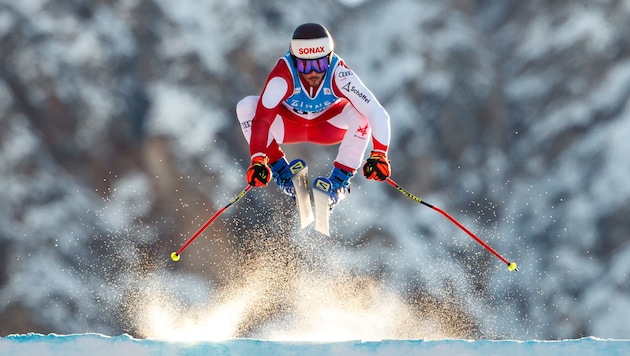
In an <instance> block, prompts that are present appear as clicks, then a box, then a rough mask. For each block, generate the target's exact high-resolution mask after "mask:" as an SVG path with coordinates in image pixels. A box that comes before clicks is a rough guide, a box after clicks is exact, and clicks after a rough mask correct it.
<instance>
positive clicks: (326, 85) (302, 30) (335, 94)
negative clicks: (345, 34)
mask: <svg viewBox="0 0 630 356" xmlns="http://www.w3.org/2000/svg"><path fill="white" fill-rule="evenodd" d="M236 113H237V116H238V119H239V121H240V124H241V129H242V130H243V134H244V135H245V138H246V140H247V141H248V142H249V148H250V154H251V164H250V166H249V168H248V169H247V174H246V180H247V182H248V183H249V184H250V185H252V186H253V187H263V186H266V185H267V184H268V183H269V181H270V180H271V178H272V177H273V179H274V180H275V182H276V184H277V185H278V186H279V187H280V189H282V190H283V191H284V192H285V193H286V194H288V195H291V196H293V197H295V188H294V183H293V182H292V180H291V177H292V173H291V171H290V169H289V163H288V161H287V159H286V157H285V154H284V152H283V151H282V149H281V148H280V146H279V145H281V144H293V143H303V142H309V143H314V144H319V145H333V144H339V150H338V153H337V156H336V158H335V160H334V163H333V167H332V170H331V172H330V174H329V175H328V177H327V178H323V177H321V178H318V179H319V180H322V181H326V182H328V183H329V184H330V189H329V190H328V191H327V192H328V194H329V207H330V209H332V208H333V207H334V206H335V204H337V203H338V202H339V201H340V200H341V199H343V198H344V196H345V195H346V193H348V192H349V189H348V188H349V185H350V179H352V177H353V176H354V175H355V174H356V171H357V169H358V168H359V167H360V166H361V163H362V162H363V157H364V155H365V151H366V149H367V146H368V144H369V141H370V137H371V141H372V145H373V150H372V151H371V154H370V156H369V158H368V159H367V160H366V162H365V164H364V165H363V174H364V175H365V177H366V178H367V179H375V180H378V181H383V180H385V179H386V178H387V177H389V176H390V164H389V160H388V158H387V151H388V147H389V141H390V135H391V134H390V118H389V114H388V113H387V111H386V110H385V109H384V108H383V106H381V104H380V103H379V102H378V100H377V99H376V98H375V97H374V95H373V94H372V92H371V91H370V90H369V89H368V88H367V87H366V86H365V85H364V84H363V83H362V82H361V80H360V79H359V77H358V76H357V75H356V74H355V73H354V71H353V70H352V69H350V68H349V67H348V66H347V65H346V64H345V63H344V61H343V59H341V58H340V57H339V56H338V55H337V54H336V53H334V42H333V39H332V37H331V35H330V33H329V32H328V30H327V29H326V28H325V27H324V26H322V25H321V24H317V23H305V24H302V25H300V26H298V27H297V28H296V29H295V31H294V32H293V36H292V38H291V41H290V45H289V50H288V51H287V52H286V53H285V54H284V56H282V57H281V58H279V59H278V61H277V62H276V64H275V66H274V67H273V69H272V70H271V72H270V74H269V76H268V78H267V81H266V83H265V85H264V88H263V90H262V93H261V95H260V96H247V97H245V98H244V99H242V100H241V101H240V102H239V103H238V104H237V106H236Z"/></svg>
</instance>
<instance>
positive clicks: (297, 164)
mask: <svg viewBox="0 0 630 356" xmlns="http://www.w3.org/2000/svg"><path fill="white" fill-rule="evenodd" d="M269 166H270V167H271V172H272V173H273V179H274V180H275V181H276V184H277V185H278V187H279V188H280V189H281V190H282V191H283V192H284V194H286V195H288V196H290V197H291V198H293V199H294V200H295V186H294V185H293V181H292V180H291V178H292V177H293V175H294V174H295V173H297V170H299V169H301V168H303V167H306V163H304V161H303V160H301V159H296V160H293V162H291V165H289V162H288V161H287V159H286V158H285V157H282V158H280V159H279V160H277V161H275V162H273V163H271V164H270V165H269Z"/></svg>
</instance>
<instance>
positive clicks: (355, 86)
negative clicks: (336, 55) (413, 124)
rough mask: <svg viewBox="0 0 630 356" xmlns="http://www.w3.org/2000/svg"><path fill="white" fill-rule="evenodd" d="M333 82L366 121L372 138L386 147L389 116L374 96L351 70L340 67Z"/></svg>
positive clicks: (387, 143)
mask: <svg viewBox="0 0 630 356" xmlns="http://www.w3.org/2000/svg"><path fill="white" fill-rule="evenodd" d="M334 81H335V85H336V86H337V88H338V89H339V91H340V92H341V94H342V95H343V96H344V97H345V98H347V99H348V101H350V103H351V104H352V106H354V107H355V108H356V109H357V111H358V112H359V113H361V115H363V116H365V118H366V119H367V120H368V122H369V123H370V127H371V128H372V137H373V138H374V139H375V140H377V141H378V142H379V143H381V144H383V145H385V146H386V147H387V146H389V141H390V137H391V131H390V123H389V121H390V118H389V114H388V113H387V111H386V110H385V108H384V107H383V106H382V105H381V103H380V102H379V101H378V99H376V97H375V96H374V94H372V92H371V91H370V90H369V89H368V88H367V87H366V86H365V85H364V84H363V82H362V81H361V79H359V77H358V76H357V75H356V74H354V72H353V71H352V70H351V69H348V68H347V67H344V66H341V65H340V66H338V67H337V68H336V69H335V76H334Z"/></svg>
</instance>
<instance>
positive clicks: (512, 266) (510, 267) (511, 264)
mask: <svg viewBox="0 0 630 356" xmlns="http://www.w3.org/2000/svg"><path fill="white" fill-rule="evenodd" d="M386 181H387V183H389V184H391V185H392V186H393V187H394V188H396V189H398V191H399V192H401V193H403V194H404V195H406V196H407V197H408V198H409V199H411V200H414V201H416V202H418V203H420V204H423V205H425V206H428V207H429V208H431V209H433V210H435V211H437V212H438V213H440V214H442V215H444V216H445V217H446V218H447V219H449V220H450V221H451V222H452V223H453V224H455V225H456V226H457V227H459V228H460V229H462V230H463V231H464V232H465V233H467V234H468V235H469V236H470V237H472V238H473V239H474V240H475V241H477V242H478V243H479V244H480V245H481V246H483V247H484V248H485V249H486V250H488V251H490V252H491V253H492V254H493V255H495V256H496V257H497V258H498V259H499V260H501V261H502V262H503V263H505V264H506V265H507V266H508V270H509V271H518V269H517V268H516V263H514V262H508V260H506V259H505V258H503V256H501V255H500V254H499V253H498V252H497V251H495V250H494V249H493V248H492V247H490V246H488V244H486V243H485V242H483V240H481V239H480V238H478V237H477V236H476V235H475V234H473V233H472V232H471V231H470V230H468V229H467V228H466V227H465V226H464V225H462V224H461V223H460V222H459V221H457V220H455V218H453V217H452V216H451V215H449V214H448V213H447V212H446V211H444V210H442V209H440V208H438V207H437V206H434V205H431V204H429V203H427V202H425V201H424V200H422V199H420V198H418V197H416V196H415V195H413V194H411V193H409V192H408V191H407V190H406V189H405V188H403V187H401V186H400V185H399V184H398V183H396V182H394V181H393V180H392V179H391V178H389V177H388V178H387V179H386Z"/></svg>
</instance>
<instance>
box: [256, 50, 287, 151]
mask: <svg viewBox="0 0 630 356" xmlns="http://www.w3.org/2000/svg"><path fill="white" fill-rule="evenodd" d="M292 92H293V80H292V77H291V72H290V71H289V68H287V63H286V62H285V61H284V60H282V59H280V60H278V62H277V63H276V66H275V67H274V68H273V69H272V70H271V73H269V76H268V77H267V82H266V84H265V87H264V88H263V91H262V94H261V95H260V99H259V100H258V106H256V113H255V114H254V118H253V120H252V137H251V140H250V143H249V151H250V154H251V156H252V158H253V157H256V156H262V155H264V154H265V149H266V148H267V145H268V144H269V143H270V142H271V140H270V135H269V128H270V127H271V123H272V122H273V120H274V119H275V118H276V115H278V110H279V108H280V105H281V103H282V101H284V100H285V99H286V98H288V97H289V96H291V93H292Z"/></svg>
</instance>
